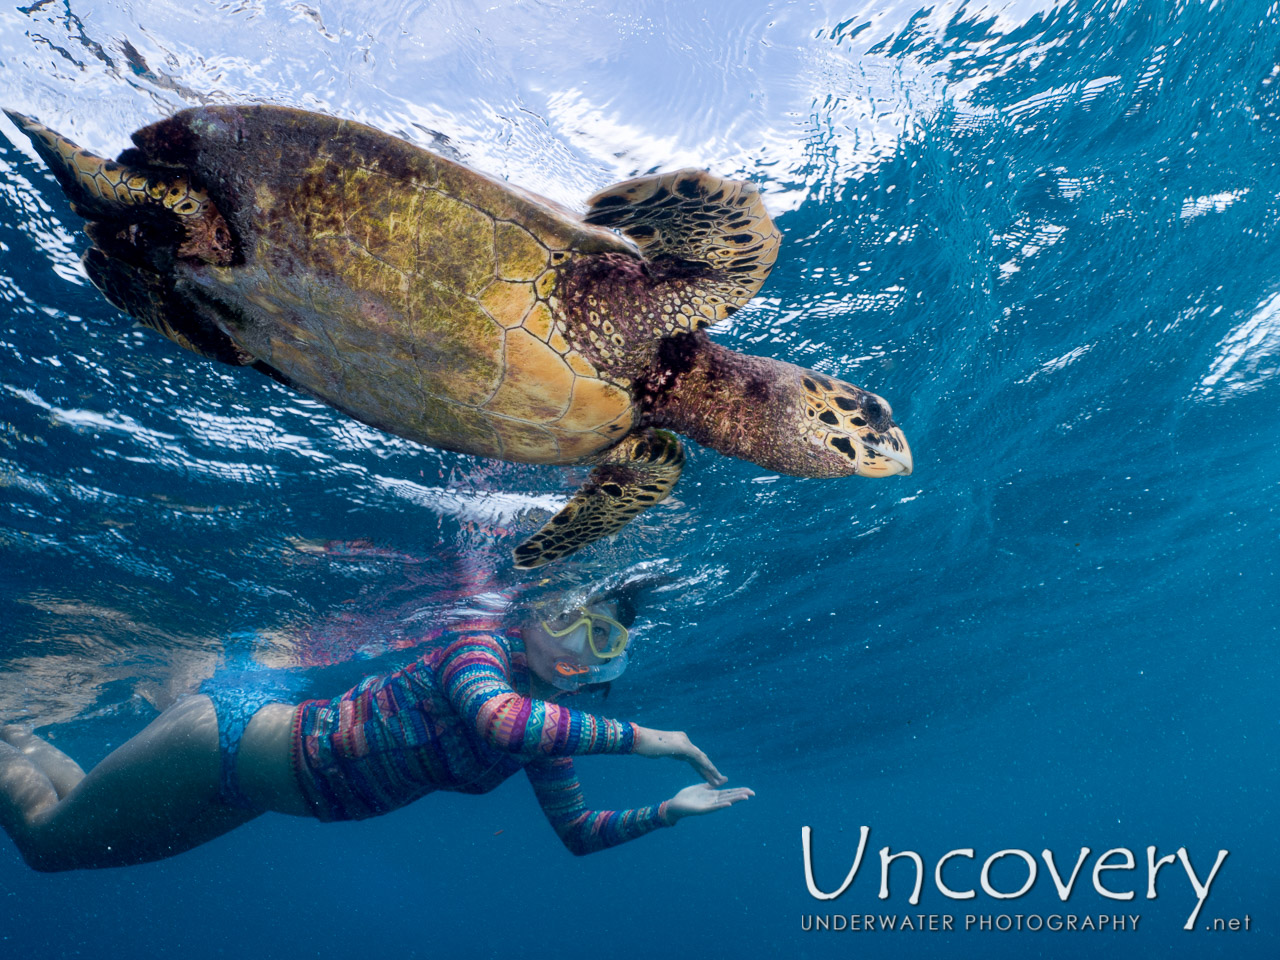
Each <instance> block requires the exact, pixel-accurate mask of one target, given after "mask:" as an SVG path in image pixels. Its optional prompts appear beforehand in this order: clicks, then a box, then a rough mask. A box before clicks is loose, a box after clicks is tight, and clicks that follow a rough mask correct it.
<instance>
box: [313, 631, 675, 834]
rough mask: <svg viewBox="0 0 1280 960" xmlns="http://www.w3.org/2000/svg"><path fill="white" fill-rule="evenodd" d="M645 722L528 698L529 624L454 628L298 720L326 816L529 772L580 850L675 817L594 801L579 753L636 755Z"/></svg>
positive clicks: (359, 812) (376, 809) (484, 785)
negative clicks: (590, 803)
mask: <svg viewBox="0 0 1280 960" xmlns="http://www.w3.org/2000/svg"><path fill="white" fill-rule="evenodd" d="M634 746H635V725H634V724H631V723H620V722H618V721H617V720H607V719H605V718H603V717H597V716H593V715H592V714H589V713H583V712H582V711H580V710H573V709H570V708H568V707H561V706H557V705H556V704H554V703H549V702H547V701H544V700H534V699H531V698H530V697H529V667H528V662H527V661H526V659H525V651H524V643H523V641H522V640H521V639H520V637H519V635H518V634H515V633H514V632H507V633H506V634H504V635H501V636H499V635H495V634H492V633H482V632H474V633H470V632H469V633H465V634H461V635H458V636H457V638H456V639H454V640H453V641H452V642H448V639H447V638H445V639H444V640H442V641H441V642H440V643H439V644H438V645H437V647H436V648H435V649H433V650H432V651H431V652H430V653H428V654H426V655H425V656H423V657H422V658H421V659H419V660H417V661H415V662H414V663H412V664H410V665H409V666H407V667H405V668H404V669H403V670H399V671H397V672H396V673H392V674H390V675H385V676H380V677H370V678H369V679H367V680H365V681H364V682H363V683H361V684H360V685H359V686H357V687H355V688H353V689H351V690H349V691H347V692H346V693H344V694H342V695H341V696H339V697H335V698H333V699H332V700H308V701H307V702H305V703H302V704H300V705H299V706H298V709H297V712H296V714H295V715H294V720H293V751H294V755H293V766H294V770H295V772H296V773H297V775H298V782H299V784H300V785H301V787H302V792H303V795H304V796H305V797H306V798H307V800H308V802H309V803H310V805H311V808H312V810H313V811H314V813H315V815H316V817H318V818H319V819H321V820H360V819H363V818H365V817H373V816H377V815H378V814H382V813H388V812H390V811H391V810H395V809H397V808H398V807H402V806H404V805H405V804H407V803H411V802H412V801H414V800H416V799H418V798H419V797H421V796H424V795H425V794H428V793H430V792H432V791H433V790H456V791H460V792H463V793H487V792H489V791H490V790H493V789H494V788H495V787H497V786H498V784H500V783H502V782H503V781H504V780H506V779H507V778H508V777H510V776H511V775H512V774H514V773H516V771H518V770H524V772H525V775H526V776H528V778H529V782H530V783H531V784H532V785H533V790H534V793H535V794H536V795H537V797H538V803H539V804H540V805H541V806H542V809H543V812H544V813H545V814H546V815H547V819H548V820H549V821H550V822H551V825H552V826H553V827H554V828H555V830H556V833H557V834H559V836H560V839H561V840H562V841H564V844H565V846H566V847H568V848H569V850H571V851H572V852H573V853H575V854H584V853H592V852H593V851H596V850H602V849H604V848H605V847H612V846H616V845H617V844H619V843H625V842H626V841H628V840H634V839H635V838H636V837H640V836H643V835H644V834H646V833H649V832H650V831H651V830H654V829H656V828H658V827H663V826H669V824H668V823H667V820H666V816H665V814H666V809H665V808H666V804H665V803H664V804H662V805H661V806H658V807H641V808H639V809H635V810H621V811H612V810H599V811H597V810H588V809H587V806H586V803H585V802H584V801H583V797H582V790H581V787H580V786H579V784H578V778H577V775H576V774H575V773H574V769H573V760H572V759H570V758H571V757H572V756H574V755H577V754H586V753H631V752H632V750H633V749H634Z"/></svg>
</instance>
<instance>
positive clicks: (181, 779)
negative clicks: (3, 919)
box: [0, 601, 754, 871]
mask: <svg viewBox="0 0 1280 960" xmlns="http://www.w3.org/2000/svg"><path fill="white" fill-rule="evenodd" d="M628 606H629V604H627V603H626V602H625V601H623V602H622V603H621V609H620V604H619V603H617V602H595V603H589V604H587V605H586V606H583V607H579V608H577V609H575V610H574V611H572V612H571V613H569V614H568V615H567V616H560V617H553V618H550V619H538V618H536V617H535V618H534V621H535V622H531V623H526V624H525V625H524V626H523V628H521V629H519V630H510V629H508V630H505V631H499V630H496V629H494V628H495V624H492V623H490V624H487V625H476V624H473V625H470V626H469V627H468V628H466V629H458V630H457V631H456V632H454V633H453V634H452V638H453V639H452V641H451V642H445V643H441V644H438V645H436V646H434V647H433V648H432V650H430V651H429V652H428V653H426V654H425V655H423V656H422V657H420V658H419V659H418V660H416V661H415V662H413V663H412V664H410V665H409V666H407V667H405V668H403V669H401V670H398V671H396V672H394V673H391V674H387V675H384V676H378V677H370V678H368V679H366V680H365V681H363V682H362V683H360V684H359V685H357V686H356V687H354V688H352V689H351V690H348V691H347V692H346V693H344V694H342V695H341V696H338V697H334V698H333V699H331V700H309V701H306V702H304V703H301V704H296V705H295V704H286V703H266V704H261V705H259V704H256V703H254V704H248V705H246V704H245V703H244V702H243V701H242V700H241V701H238V702H233V701H232V700H231V698H225V702H224V698H221V697H219V696H218V695H217V694H216V692H215V693H214V695H213V698H212V699H211V697H210V696H209V695H205V694H200V695H195V696H190V697H187V698H185V699H183V700H180V701H179V702H178V703H176V704H174V705H173V706H172V707H170V708H169V709H168V710H166V711H164V712H163V713H162V714H161V715H160V716H159V717H157V718H156V719H155V720H154V721H152V722H151V724H149V725H148V726H147V727H146V728H145V729H144V730H143V731H142V732H141V733H139V734H138V735H137V736H135V737H133V738H132V739H131V740H129V741H127V742H126V743H124V744H122V745H121V746H120V747H119V748H117V749H116V750H115V751H113V752H112V753H111V754H109V755H108V756H107V757H106V758H105V759H104V760H103V761H102V762H101V763H99V764H98V765H97V766H96V767H94V768H93V770H92V771H90V772H89V773H88V774H86V773H85V772H84V771H83V770H82V769H81V768H80V766H79V765H78V764H77V763H76V762H75V761H74V760H72V759H71V758H70V757H69V756H67V755H66V754H65V753H63V752H62V751H61V750H59V749H57V748H56V747H54V746H53V745H52V744H50V743H48V742H47V741H45V740H42V739H41V738H39V737H37V736H35V735H34V734H32V733H30V732H28V731H26V730H25V729H24V728H22V727H17V726H9V727H5V728H3V730H0V826H3V827H4V829H5V831H6V832H7V833H8V834H9V836H10V838H11V839H12V840H13V842H14V843H15V844H16V845H17V847H18V850H19V852H20V853H21V854H22V857H23V859H24V860H25V861H26V862H27V863H28V864H29V865H30V866H31V867H33V868H35V869H36V870H42V871H55V870H74V869H80V868H89V867H116V866H125V865H128V864H134V863H144V862H147V861H150V860H160V859H163V858H165V857H171V856H174V855H175V854H178V853H181V852H183V851H185V850H190V849H191V848H193V847H196V846H199V845H200V844H202V843H205V842H207V841H209V840H212V839H214V838H215V837H218V836H220V835H222V834H224V833H226V832H228V831H229V830H232V829H234V828H236V827H238V826H240V825H241V824H244V823H247V822H249V821H250V820H252V819H254V818H255V817H257V816H259V815H260V814H262V813H266V812H268V811H274V812H277V813H287V814H293V815H296V816H311V817H316V818H318V819H320V820H324V821H329V820H356V819H363V818H365V817H372V816H377V815H379V814H383V813H388V812H390V811H391V810H395V809H397V808H399V807H402V806H404V805H405V804H407V803H410V802H412V801H414V800H416V799H418V798H419V797H421V796H424V795H425V794H428V793H431V792H432V791H434V790H455V791H460V792H463V793H486V792H488V791H490V790H493V789H494V788H496V787H497V786H498V785H499V784H500V783H502V782H503V781H504V780H506V779H507V778H508V777H510V776H512V775H513V774H514V773H516V771H518V770H524V771H525V774H526V776H528V778H529V781H530V783H531V784H532V785H533V789H534V793H535V794H536V796H537V798H538V803H539V804H540V805H541V807H542V809H543V812H544V813H545V814H546V816H547V819H548V820H549V821H550V822H551V825H552V826H553V827H554V828H555V830H556V833H557V834H558V835H559V836H560V839H561V840H562V841H563V842H564V844H565V846H566V847H568V848H569V850H570V851H572V852H573V853H575V854H585V853H592V852H594V851H596V850H602V849H604V848H606V847H612V846H616V845H617V844H620V843H625V842H626V841H628V840H634V839H635V838H637V837H640V836H643V835H644V834H646V833H649V832H651V831H653V830H655V829H657V828H659V827H668V826H672V825H674V824H675V823H676V822H677V821H678V820H680V819H682V818H684V817H688V816H694V815H697V814H704V813H711V812H712V811H714V810H721V809H724V808H725V807H729V806H731V805H733V804H735V803H737V802H739V801H740V800H745V799H746V798H747V797H751V796H754V794H753V793H752V791H751V790H749V789H747V788H745V787H739V788H736V789H729V790H720V789H716V788H718V787H720V786H722V785H723V784H724V783H725V782H726V779H727V778H725V777H724V776H722V775H721V773H720V772H719V771H718V770H717V769H716V768H715V765H714V764H712V762H711V761H710V760H709V759H708V758H707V755H706V754H704V753H703V752H702V751H701V750H699V749H698V748H697V747H696V746H694V745H693V744H692V743H691V742H690V741H689V738H688V737H687V736H686V735H685V734H684V733H681V732H672V731H662V730H651V729H649V728H647V727H641V726H639V725H637V724H634V723H625V722H619V721H617V720H609V719H605V718H603V717H598V716H594V715H592V714H589V713H584V712H582V711H580V710H575V709H571V708H568V707H563V706H559V705H557V704H556V703H555V701H556V700H557V699H558V698H559V697H561V696H562V695H564V694H566V693H573V692H577V691H579V690H582V689H584V688H587V687H593V686H594V685H597V684H603V683H608V682H611V681H612V680H613V679H615V678H616V677H617V676H618V675H619V674H621V673H622V671H623V670H624V669H625V667H626V662H627V640H628V634H627V626H626V625H625V624H624V623H623V622H621V621H624V620H627V619H628V610H627V607H628ZM592 753H634V754H638V755H640V756H642V757H672V758H675V759H678V760H684V761H685V762H687V763H689V764H690V765H691V766H692V767H693V768H694V769H695V770H696V771H697V772H698V774H699V775H700V776H701V777H702V778H703V779H704V780H705V781H706V782H705V783H700V784H696V785H694V786H691V787H686V788H685V789H683V790H681V791H680V792H678V793H677V794H676V795H675V796H674V797H672V798H671V799H669V800H666V801H663V802H662V803H661V804H658V805H657V806H652V807H641V808H638V809H632V810H621V811H604V810H589V809H587V807H586V804H585V802H584V800H583V796H582V791H581V788H580V787H579V784H578V779H577V776H576V774H575V773H574V767H573V760H572V757H573V756H575V755H579V754H592Z"/></svg>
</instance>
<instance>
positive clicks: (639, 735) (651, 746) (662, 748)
mask: <svg viewBox="0 0 1280 960" xmlns="http://www.w3.org/2000/svg"><path fill="white" fill-rule="evenodd" d="M635 752H636V753H638V754H639V755H640V756H642V757H676V758H678V759H680V760H683V761H685V762H686V763H688V764H689V765H690V766H692V767H693V769H695V770H697V771H698V773H699V775H701V777H702V779H704V780H706V781H707V783H709V784H711V786H713V787H718V786H720V785H721V784H722V783H726V782H728V780H729V778H728V777H726V776H723V775H722V774H721V773H720V771H719V770H717V769H716V765H715V764H714V763H712V762H711V761H710V760H709V759H708V758H707V755H706V754H705V753H703V752H702V751H701V750H699V749H698V748H697V747H695V746H694V745H693V744H692V743H690V742H689V738H688V736H686V735H685V733H684V731H682V730H650V729H649V728H648V727H642V726H640V725H639V724H636V744H635ZM681 792H682V793H685V792H687V791H681ZM739 799H741V798H739ZM698 812H699V813H708V812H710V811H708V810H700V811H698Z"/></svg>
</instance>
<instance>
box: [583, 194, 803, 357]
mask: <svg viewBox="0 0 1280 960" xmlns="http://www.w3.org/2000/svg"><path fill="white" fill-rule="evenodd" d="M588 204H589V206H590V209H589V210H588V211H587V215H586V217H585V218H584V219H585V220H586V222H587V223H590V224H594V225H597V226H603V227H611V228H612V229H614V230H620V231H621V232H622V233H624V234H625V235H626V236H627V237H629V238H630V239H631V240H633V241H634V242H635V244H636V245H637V246H638V247H639V248H640V252H641V253H642V254H644V257H645V259H646V260H647V261H648V262H649V266H650V271H651V274H652V279H653V281H654V289H653V294H654V296H655V297H656V298H657V299H658V300H659V301H661V304H662V306H661V309H662V310H663V312H664V313H665V314H667V317H666V320H667V321H668V322H669V323H670V325H671V328H672V329H670V330H668V331H664V332H668V333H673V332H676V331H678V330H686V331H687V330H698V329H701V328H703V327H705V326H708V325H709V324H712V323H716V322H717V321H719V320H723V319H725V318H726V317H728V316H729V315H730V314H732V313H733V312H734V311H735V310H737V309H738V308H739V307H741V306H743V305H745V304H746V303H747V301H748V300H750V299H751V298H752V297H754V296H755V295H756V292H757V291H758V290H759V289H760V287H761V286H762V285H763V284H764V281H765V278H766V277H768V276H769V271H770V269H772V267H773V261H774V260H775V259H777V256H778V244H779V242H780V240H781V236H780V234H779V233H778V228H777V227H775V226H774V225H773V221H772V220H771V219H769V212H768V211H767V210H765V207H764V201H763V200H761V199H760V190H759V189H758V188H757V187H756V185H755V184H754V183H750V182H747V181H745V180H725V179H722V178H720V177H717V176H713V175H712V174H710V173H706V172H705V171H702V170H677V171H676V172H675V173H664V174H660V175H658V176H651V177H638V178H637V179H635V180H627V181H626V182H624V183H619V184H615V185H614V186H612V187H610V188H609V189H607V190H605V191H602V192H601V193H597V194H596V195H595V196H594V197H592V198H591V199H590V200H589V201H588ZM668 306H670V308H671V309H670V310H668V309H667V307H668Z"/></svg>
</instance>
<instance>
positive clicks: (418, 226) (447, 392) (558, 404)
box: [121, 106, 637, 463]
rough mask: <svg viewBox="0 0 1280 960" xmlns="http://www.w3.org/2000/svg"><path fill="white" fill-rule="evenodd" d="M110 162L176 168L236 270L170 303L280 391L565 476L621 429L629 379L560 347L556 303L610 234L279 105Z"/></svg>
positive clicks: (437, 160)
mask: <svg viewBox="0 0 1280 960" xmlns="http://www.w3.org/2000/svg"><path fill="white" fill-rule="evenodd" d="M134 142H135V143H136V144H137V148H136V149H134V150H129V151H126V153H125V154H124V155H122V157H121V160H122V161H124V162H146V163H148V164H151V165H161V166H174V167H181V168H183V169H184V170H185V171H187V172H188V173H189V175H190V176H191V177H192V179H193V181H195V182H197V183H199V184H200V185H201V186H202V187H203V188H204V189H205V190H207V191H208V194H209V196H210V197H211V198H212V199H213V201H214V203H215V204H216V205H217V208H218V210H220V211H221V213H222V214H223V216H224V217H225V218H226V220H227V222H228V223H229V224H230V227H231V230H232V232H233V234H234V236H235V240H236V245H237V254H238V256H237V260H236V262H234V263H232V264H231V265H229V266H217V265H214V264H208V263H202V262H199V261H195V260H179V261H177V262H175V264H174V268H173V269H174V272H175V275H176V278H177V282H176V283H175V288H174V289H175V292H176V293H177V294H178V295H179V296H180V297H182V298H185V299H186V300H188V301H189V302H190V303H191V306H192V308H193V309H198V310H199V311H200V312H201V314H202V315H205V316H208V315H209V314H211V313H212V314H213V315H215V316H216V317H217V318H218V325H219V326H220V327H221V328H222V329H223V330H225V331H226V333H227V334H229V335H230V336H231V338H232V339H233V340H234V341H235V343H236V344H237V345H238V346H239V347H240V348H241V349H242V350H244V351H245V352H246V353H248V354H250V355H251V356H252V357H253V358H255V359H256V360H258V361H261V362H262V363H263V364H265V365H266V366H268V367H270V368H271V369H272V370H274V371H276V372H277V373H279V374H280V375H281V377H282V378H284V379H285V380H287V381H288V382H289V383H291V384H292V385H294V386H297V387H299V388H301V389H303V390H305V391H307V392H308V393H311V394H312V395H314V396H316V397H318V398H319V399H321V400H324V401H325V402H326V403H329V404H332V405H333V406H335V407H337V408H339V409H341V410H343V411H344V412H346V413H348V414H350V415H351V416H353V417H355V418H356V419H358V420H362V421H364V422H366V423H369V424H372V425H373V426H376V427H379V428H381V429H385V430H387V431H388V432H391V433H395V434H398V435H400V436H404V437H408V438H409V439H412V440H416V441H419V442H422V443H426V444H430V445H432V446H436V447H443V448H447V449H452V450H458V451H462V452H465V453H471V454H477V455H480V456H486V457H499V458H503V459H507V460H518V461H523V462H531V463H572V462H577V461H581V460H583V459H585V458H589V457H591V456H593V455H595V454H597V453H599V452H600V451H602V450H604V449H606V448H608V447H610V446H612V445H613V444H614V443H616V442H617V441H618V440H619V439H620V438H622V437H623V436H625V435H626V434H627V433H629V432H630V431H631V429H632V427H633V426H634V424H635V420H636V413H635V409H634V404H633V399H632V392H631V384H630V383H628V382H623V381H621V380H619V379H617V378H614V379H610V378H607V377H606V376H603V375H602V374H601V372H600V371H599V370H598V368H597V366H596V365H595V364H593V363H591V362H590V361H589V360H588V359H587V358H586V357H584V356H583V355H582V353H581V352H580V351H578V350H575V349H574V348H573V347H572V346H571V343H570V341H571V340H572V339H574V338H573V337H572V336H571V335H570V332H569V331H567V330H566V328H565V321H564V318H563V316H562V312H561V311H560V309H559V304H558V301H557V299H556V290H557V283H558V279H559V276H560V273H561V271H562V270H563V268H564V267H565V266H566V265H567V264H568V263H569V262H570V261H572V260H573V259H574V258H575V257H578V256H580V255H584V254H597V253H614V254H619V253H620V254H625V255H628V256H631V257H635V256H637V254H636V253H635V251H634V249H633V248H632V247H630V246H629V245H627V244H626V243H625V242H624V241H623V240H621V239H620V238H619V237H618V236H617V235H616V234H614V233H612V232H610V231H608V230H606V229H603V228H600V227H593V226H590V225H588V224H586V223H584V222H583V221H582V220H581V219H580V218H579V217H577V216H575V215H574V214H573V213H571V212H569V211H567V210H564V209H562V208H559V207H558V206H557V205H555V204H553V203H552V202H550V201H547V200H544V199H541V198H539V197H536V196H534V195H532V194H530V193H527V192H525V191H523V190H520V189H518V188H515V187H513V186H511V185H510V184H507V183H504V182H501V181H497V180H494V179H491V178H489V177H487V176H484V175H483V174H480V173H478V172H476V171H474V170H471V169H469V168H467V167H465V166H462V165H461V164H458V163H454V162H452V161H450V160H447V159H445V158H443V157H440V156H437V155H435V154H433V153H430V152H428V151H426V150H423V149H421V148H419V147H416V146H413V145H411V144H409V143H406V142H405V141H402V140H399V139H397V138H395V137H392V136H389V135H388V134H385V133H382V132H380V131H378V130H375V129H373V128H371V127H367V126H364V125H363V124H358V123H354V122H352V121H347V120H339V119H336V118H333V117H327V116H322V115H319V114H314V113H308V112H304V111H300V110H292V109H287V108H280V107H267V106H253V107H202V108H197V109H193V110H185V111H183V112H181V113H178V114H176V115H175V116H173V117H171V118H169V119H167V120H164V121H161V122H160V123H157V124H153V125H152V126H149V127H145V128H143V129H142V130H140V131H138V132H137V133H136V134H134Z"/></svg>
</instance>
